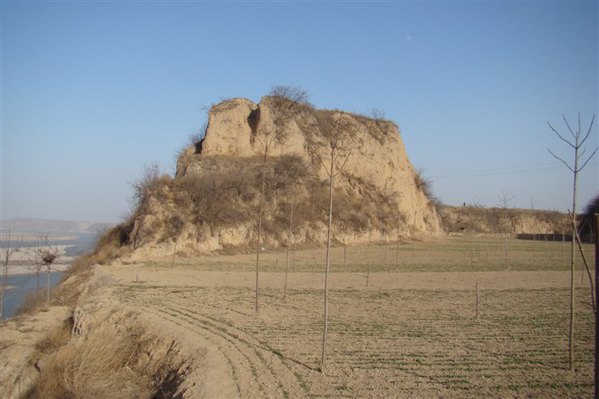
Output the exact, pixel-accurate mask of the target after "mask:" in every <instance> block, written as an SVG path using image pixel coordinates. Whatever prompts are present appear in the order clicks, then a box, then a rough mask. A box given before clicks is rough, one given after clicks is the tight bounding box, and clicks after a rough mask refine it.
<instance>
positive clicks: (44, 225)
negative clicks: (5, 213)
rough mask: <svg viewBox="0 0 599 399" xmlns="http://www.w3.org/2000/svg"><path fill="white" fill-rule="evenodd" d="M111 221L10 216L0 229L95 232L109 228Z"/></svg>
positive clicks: (43, 231) (44, 231) (41, 231)
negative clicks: (99, 221)
mask: <svg viewBox="0 0 599 399" xmlns="http://www.w3.org/2000/svg"><path fill="white" fill-rule="evenodd" d="M112 226H113V224H111V223H98V222H81V221H74V220H55V219H28V218H12V219H7V220H3V221H2V231H3V232H5V231H8V230H9V229H10V231H11V232H15V233H16V232H29V233H30V232H40V233H77V234H97V233H101V232H103V231H105V230H107V229H109V228H111V227H112Z"/></svg>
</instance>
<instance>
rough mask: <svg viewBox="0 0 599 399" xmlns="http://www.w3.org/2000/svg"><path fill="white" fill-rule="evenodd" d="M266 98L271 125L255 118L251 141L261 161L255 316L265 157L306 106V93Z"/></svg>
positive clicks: (282, 92)
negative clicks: (254, 144) (255, 144)
mask: <svg viewBox="0 0 599 399" xmlns="http://www.w3.org/2000/svg"><path fill="white" fill-rule="evenodd" d="M268 98H269V100H268V101H269V104H270V105H271V106H270V108H269V110H270V117H271V122H272V123H271V124H265V123H260V121H259V118H258V123H257V125H258V128H257V129H256V134H255V135H254V137H253V139H254V142H255V143H257V144H258V146H257V148H256V150H257V152H258V153H259V154H260V156H261V157H262V171H261V181H260V199H259V204H258V223H257V225H258V226H257V227H258V228H257V234H256V299H255V311H256V313H258V311H259V305H258V298H259V295H260V294H259V291H260V289H259V287H260V284H259V279H260V251H261V250H262V243H261V239H262V218H263V213H264V200H265V198H264V197H265V192H266V172H267V162H268V157H269V156H270V150H271V148H272V146H273V145H274V144H275V143H283V142H284V141H285V140H286V138H287V134H286V133H287V128H288V125H289V123H290V122H291V120H292V119H293V117H294V116H295V115H296V113H297V112H298V111H299V110H300V109H301V107H303V106H307V105H308V95H307V93H306V92H305V91H303V90H301V89H298V88H294V87H291V86H275V87H273V88H272V90H271V91H270V93H269V95H268Z"/></svg>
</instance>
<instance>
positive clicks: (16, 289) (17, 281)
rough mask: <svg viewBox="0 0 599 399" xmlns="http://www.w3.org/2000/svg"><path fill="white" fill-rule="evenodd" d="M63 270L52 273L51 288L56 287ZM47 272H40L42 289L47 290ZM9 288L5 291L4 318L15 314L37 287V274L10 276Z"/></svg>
mask: <svg viewBox="0 0 599 399" xmlns="http://www.w3.org/2000/svg"><path fill="white" fill-rule="evenodd" d="M62 273H63V272H51V273H50V288H54V287H55V286H56V285H57V284H58V283H59V282H60V278H61V277H62ZM46 278H47V277H46V273H42V274H40V289H41V290H42V291H43V293H44V295H45V292H46ZM7 285H8V287H10V288H9V289H8V290H6V291H5V292H4V309H3V312H2V319H3V320H4V319H9V318H11V317H13V316H14V315H15V313H16V312H17V310H18V309H19V306H20V305H21V303H22V302H23V299H25V298H26V297H27V295H28V294H30V293H32V292H35V291H36V289H37V278H36V276H35V274H14V275H9V276H8V284H7Z"/></svg>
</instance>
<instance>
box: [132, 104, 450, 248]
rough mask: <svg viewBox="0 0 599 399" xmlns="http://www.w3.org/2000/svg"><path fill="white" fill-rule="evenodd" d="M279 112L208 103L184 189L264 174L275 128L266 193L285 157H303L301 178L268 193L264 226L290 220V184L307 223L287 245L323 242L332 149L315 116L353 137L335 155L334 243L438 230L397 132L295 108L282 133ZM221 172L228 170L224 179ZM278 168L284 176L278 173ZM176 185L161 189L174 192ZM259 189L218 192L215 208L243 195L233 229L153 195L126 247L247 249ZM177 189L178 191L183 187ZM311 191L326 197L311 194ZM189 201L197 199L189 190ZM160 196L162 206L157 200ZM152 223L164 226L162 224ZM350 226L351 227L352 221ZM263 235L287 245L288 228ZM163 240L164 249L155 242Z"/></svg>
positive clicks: (182, 168) (190, 151) (189, 153)
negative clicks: (173, 225) (168, 230)
mask: <svg viewBox="0 0 599 399" xmlns="http://www.w3.org/2000/svg"><path fill="white" fill-rule="evenodd" d="M277 106H279V105H278V104H277V102H276V101H275V99H273V98H272V97H265V98H263V99H262V100H261V102H260V103H259V104H256V103H253V102H252V101H250V100H247V99H243V98H237V99H232V100H228V101H225V102H222V103H220V104H218V105H215V106H213V107H212V108H211V110H210V112H209V120H208V127H207V130H206V132H205V137H204V139H203V140H202V141H201V142H199V143H197V144H196V145H195V146H190V147H189V148H187V149H185V150H184V151H183V152H182V153H181V155H180V157H179V160H178V164H177V173H176V177H175V179H174V181H175V182H184V181H185V182H187V184H186V187H187V188H186V189H185V190H188V188H189V187H188V186H189V182H190V181H193V180H194V179H195V180H199V181H204V182H205V184H212V185H215V186H216V185H218V184H219V182H218V181H220V180H222V179H223V177H222V176H226V173H229V174H233V175H237V176H239V175H240V174H242V173H250V172H249V171H250V170H252V171H253V172H251V173H253V175H260V173H261V165H262V163H261V162H262V160H263V156H264V144H265V142H267V141H268V140H269V137H271V136H269V134H274V132H277V128H279V132H280V133H282V134H280V136H277V139H276V140H271V141H270V142H269V143H270V146H269V149H268V154H267V155H268V157H267V158H268V163H269V165H273V166H272V167H270V169H269V172H268V177H267V185H268V187H269V189H270V188H271V187H278V188H276V189H279V188H280V187H279V186H280V185H281V184H279V182H278V179H279V178H280V176H281V175H282V174H283V175H284V174H286V173H287V172H286V171H284V170H285V168H288V167H287V166H285V165H288V164H289V163H290V162H291V161H289V160H290V159H291V160H293V159H296V160H299V161H298V162H300V164H301V165H302V168H304V169H305V173H304V174H303V175H302V176H301V178H295V177H294V176H293V175H289V176H285V179H287V180H291V181H287V182H286V183H285V184H286V186H285V187H284V188H283V189H281V190H280V192H275V191H272V192H271V193H270V194H269V198H268V203H267V206H266V208H265V219H266V222H267V223H269V222H270V223H271V224H272V223H276V222H277V221H278V222H279V223H282V224H286V223H287V221H286V220H287V217H286V216H285V213H286V211H285V209H286V208H288V207H289V205H290V202H291V201H290V200H289V189H288V186H289V187H290V186H299V188H298V187H295V191H294V196H293V197H294V198H295V199H296V200H297V204H295V205H296V206H297V210H298V211H301V208H302V206H304V208H306V209H307V208H309V209H310V210H309V211H308V210H305V212H303V219H302V218H300V217H298V218H297V219H296V224H295V230H293V231H292V233H291V234H292V235H293V239H294V241H295V242H296V243H301V242H306V241H309V242H315V243H320V242H323V241H324V239H325V237H326V234H325V224H326V212H321V210H322V209H320V208H318V207H317V205H316V204H317V203H320V202H319V200H320V199H321V197H322V196H323V195H325V196H326V195H328V191H327V187H326V184H325V183H326V182H327V181H328V175H327V173H326V169H325V167H324V165H323V163H324V164H327V162H329V160H330V146H328V145H327V144H328V142H327V135H326V132H325V131H324V130H323V128H322V127H321V125H319V124H318V121H317V117H316V115H317V113H320V114H319V115H325V117H326V118H330V119H334V120H335V119H336V120H342V121H343V122H344V123H345V126H346V128H347V129H346V130H348V131H351V133H352V134H351V137H349V138H348V139H347V140H345V141H344V143H343V148H342V149H341V150H343V151H341V152H340V153H339V158H338V162H337V163H336V164H337V167H340V166H341V164H342V162H341V161H344V160H345V157H346V155H347V154H349V158H347V162H346V163H345V164H344V168H343V171H342V172H341V173H340V174H339V175H338V176H337V177H336V181H335V193H336V196H337V194H339V195H340V197H339V198H340V201H341V202H342V203H338V204H339V205H340V207H341V208H340V210H339V212H341V213H342V214H341V215H339V217H340V218H341V221H336V222H335V228H334V238H335V239H336V240H337V241H339V242H346V243H348V244H351V243H365V242H369V241H381V240H383V241H392V240H395V239H397V236H398V235H400V236H402V237H409V236H419V237H426V236H436V235H440V234H442V233H443V232H442V227H441V224H440V219H439V217H438V215H437V211H436V209H435V206H434V205H433V203H432V202H431V200H430V199H429V198H428V197H427V196H426V194H425V193H424V192H423V189H422V187H419V186H418V178H417V175H416V173H415V171H414V168H413V166H412V165H411V163H410V161H409V159H408V156H407V153H406V149H405V146H404V144H403V142H402V139H401V136H400V133H399V130H398V127H397V125H395V124H394V123H392V122H389V121H384V120H375V119H371V118H367V117H364V116H360V115H354V114H349V113H345V112H341V111H318V110H315V109H313V108H311V107H309V106H301V107H298V108H297V109H295V110H294V113H293V115H292V116H291V117H289V118H288V119H287V120H285V123H284V128H283V129H281V128H280V125H281V123H280V118H279V114H277V111H278V110H277V109H276V107H277ZM277 118H279V119H277ZM286 159H287V161H285V160H286ZM240 162H241V163H243V162H246V164H244V165H245V166H241V167H240V166H239V165H240ZM291 163H293V162H291ZM252 168H253V169H252ZM277 168H278V169H277ZM227 170H228V171H229V172H224V171H227ZM281 170H283V171H284V172H283V173H281ZM217 175H218V176H220V177H219V178H218V179H216V180H218V181H214V180H213V181H206V179H208V180H209V179H210V177H211V176H217ZM293 180H297V184H293V183H294V182H293ZM257 181H259V180H257ZM315 181H316V182H320V183H314V182H315ZM235 184H236V185H238V186H239V185H241V183H240V182H235V183H234V184H233V183H232V185H235ZM319 184H320V185H319ZM174 186H177V184H174ZM174 186H173V185H171V187H170V188H169V187H166V188H164V187H163V188H161V190H163V191H164V190H166V191H169V190H170V191H171V192H174V191H177V189H175V188H173V187H174ZM257 186H258V187H253V188H247V190H246V191H247V193H246V194H247V195H245V196H244V194H243V192H242V191H243V190H242V189H239V190H237V191H236V192H231V191H230V190H229V191H227V192H222V193H221V195H220V198H216V200H217V201H220V200H224V199H226V200H227V201H228V200H231V197H232V196H233V197H236V196H239V201H236V200H235V201H233V203H232V204H231V206H232V207H234V208H236V209H240V210H241V213H240V217H239V219H238V221H237V222H235V220H229V221H227V222H226V223H214V222H213V223H210V222H209V221H206V220H203V218H202V212H195V213H194V212H191V213H190V212H188V211H187V210H186V209H183V208H185V206H182V203H184V202H185V201H184V200H179V201H178V200H176V199H174V198H175V197H176V194H173V193H171V194H169V195H163V196H154V200H151V201H150V202H152V204H151V205H150V206H149V207H148V208H149V209H147V210H146V211H145V214H140V215H138V218H137V222H136V227H135V231H133V234H132V240H131V241H132V242H135V246H136V247H138V248H139V249H140V250H141V251H142V252H143V249H142V247H144V246H145V247H146V250H148V249H149V247H148V245H150V246H151V247H152V251H156V250H158V248H159V247H161V248H163V250H164V252H165V253H168V252H169V251H172V250H173V246H177V248H179V249H183V248H184V247H189V248H194V249H196V250H199V251H202V252H206V251H210V250H214V249H219V248H223V247H227V246H242V245H247V244H249V243H250V242H251V241H252V240H255V230H256V229H255V220H256V209H254V208H256V206H257V201H258V197H259V191H260V185H259V184H257ZM196 189H197V187H196ZM178 190H179V192H180V191H181V188H180V186H179V189H178ZM185 190H184V191H185ZM272 190H275V189H274V188H273V189H272ZM317 190H320V191H322V192H323V193H324V194H323V193H316V192H315V191H317ZM191 196H192V197H194V195H193V193H192V194H191ZM206 196H208V195H207V194H206V195H204V197H206ZM158 197H160V198H161V199H156V198H158ZM196 197H197V196H196ZM225 197H226V198H225ZM194 198H195V197H194ZM336 199H337V197H336ZM194 201H195V202H194ZM198 201H199V202H201V201H200V199H198V198H196V199H195V200H193V201H191V202H193V203H195V204H196V205H197V204H198ZM191 202H190V203H191ZM321 202H322V201H321ZM318 206H320V205H318ZM321 208H322V207H321ZM366 210H367V211H366ZM248 213H249V214H250V215H248ZM299 213H300V214H301V212H299ZM350 213H351V214H354V215H353V216H352V217H351V218H350V217H349V216H347V215H348V214H350ZM241 214H244V215H246V216H247V217H245V216H243V215H241ZM366 214H367V216H365V215H366ZM173 215H179V216H178V217H177V218H178V219H180V220H181V223H182V224H183V226H181V228H180V229H177V230H178V231H177V234H175V235H173V236H172V237H170V238H168V237H165V236H164V235H163V236H162V237H161V238H158V235H156V234H154V233H152V232H151V230H155V229H151V228H150V227H149V226H150V225H152V224H154V225H155V226H158V225H160V224H168V223H170V222H169V220H170V219H172V218H173ZM377 215H378V216H377ZM344 217H345V219H343V218H344ZM352 218H353V219H352ZM157 219H161V220H163V221H164V223H158V222H157V221H156V220H157ZM354 219H355V223H354V222H352V220H354ZM266 230H267V231H266V232H265V237H264V241H265V242H266V245H271V246H278V245H286V243H288V242H289V240H290V237H289V235H290V233H289V231H287V230H286V229H285V227H282V228H280V229H275V228H273V229H270V230H269V229H266ZM159 242H161V243H162V245H158V244H159ZM138 252H139V251H138Z"/></svg>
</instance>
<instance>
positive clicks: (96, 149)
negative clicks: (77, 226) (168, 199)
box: [0, 1, 599, 222]
mask: <svg viewBox="0 0 599 399" xmlns="http://www.w3.org/2000/svg"><path fill="white" fill-rule="evenodd" d="M1 13H2V15H1V22H2V27H1V33H2V37H1V45H2V58H1V67H2V71H1V77H2V86H1V90H0V91H1V99H2V103H1V106H0V108H1V112H2V115H1V116H2V120H1V129H2V132H1V133H2V136H1V154H2V160H1V163H2V187H1V191H2V193H1V196H2V198H1V199H2V203H1V207H0V208H1V213H2V215H1V218H0V219H7V218H11V217H40V218H61V219H75V220H93V221H109V222H115V221H118V220H119V219H120V218H121V217H123V216H124V215H126V214H127V212H128V210H129V208H130V205H129V202H128V198H129V197H130V193H131V190H130V186H129V183H130V182H131V181H133V180H135V179H136V178H137V177H138V176H139V175H140V174H141V173H142V171H143V168H144V164H147V163H150V162H153V161H159V162H160V164H161V165H162V167H163V169H164V170H165V171H166V172H170V173H172V172H173V171H174V164H175V156H176V153H177V151H178V150H179V149H180V148H181V147H182V146H183V145H184V144H185V143H186V141H187V138H188V136H189V135H190V134H192V133H193V132H194V131H195V130H197V129H198V128H199V127H200V126H201V125H202V123H203V120H204V112H203V107H205V106H208V105H210V104H212V103H215V102H218V101H219V100H220V99H222V98H227V97H247V98H249V99H251V100H253V101H259V99H260V97H261V96H263V95H265V94H266V93H267V92H268V91H269V90H270V88H271V87H272V86H273V85H280V84H283V85H294V86H299V87H301V88H303V89H305V90H307V91H308V92H309V94H310V99H311V101H312V103H313V104H314V105H316V106H317V107H321V108H339V109H344V110H347V111H352V112H365V113H368V112H369V111H370V110H372V109H373V108H377V109H380V110H382V111H384V112H385V114H386V116H387V118H389V119H392V120H394V121H395V122H396V123H397V124H398V125H399V126H400V129H401V132H402V133H401V134H402V138H403V140H404V142H405V143H406V147H407V150H408V156H409V158H410V160H411V161H412V163H413V164H414V165H415V167H417V168H422V169H424V174H425V176H428V177H430V178H431V179H432V181H433V191H434V192H435V194H436V195H437V196H438V197H439V198H440V199H441V200H442V201H443V202H445V203H448V204H462V203H463V202H467V203H480V204H484V205H488V206H495V205H498V203H499V200H498V198H497V196H498V194H501V192H502V191H509V193H510V194H511V195H513V196H515V198H514V200H513V201H512V202H511V203H510V205H512V206H517V207H524V208H529V207H530V206H531V199H532V200H533V201H534V206H535V208H545V209H558V210H566V209H568V208H570V207H571V194H570V187H571V174H570V173H569V172H568V171H567V170H566V169H565V168H564V167H563V166H562V165H561V164H560V163H559V161H556V160H555V159H553V158H552V157H551V156H550V155H549V153H548V152H547V148H548V147H550V148H552V149H553V150H554V152H556V153H559V154H560V155H562V156H563V157H564V158H567V159H571V158H572V153H571V151H570V150H569V149H568V148H567V147H566V146H565V144H563V143H562V142H560V141H559V139H557V138H556V137H555V136H554V135H552V133H551V131H550V130H549V128H548V127H547V122H548V121H549V122H551V123H552V124H553V125H554V126H555V127H556V128H558V129H560V131H562V132H564V133H566V127H565V125H564V124H563V121H562V119H561V118H562V117H561V115H562V114H565V115H566V117H567V118H568V119H569V120H570V121H572V122H575V120H576V118H577V113H579V112H580V114H581V118H582V126H583V129H586V128H587V127H588V125H589V122H590V119H591V117H592V115H593V114H594V113H595V114H597V113H598V108H599V100H598V97H599V95H598V93H599V79H598V74H599V62H598V52H599V28H598V25H599V6H598V2H597V1H593V2H575V1H568V2H540V1H531V2H483V1H477V2H475V1H460V2H443V1H435V2H424V3H421V2H393V1H387V2H320V1H312V2H227V3H218V2H193V1H181V2H176V1H175V2H166V1H160V2H141V1H136V2H112V1H101V2H100V1H99V2H70V1H61V2H52V1H28V2H18V1H14V2H11V1H2V3H1ZM598 116H599V115H598ZM597 131H598V129H597V124H596V125H595V127H594V129H593V133H592V137H591V138H590V139H589V142H588V146H589V149H590V150H592V149H594V148H595V147H596V146H597V142H598V134H597ZM590 150H589V151H590ZM598 171H599V163H598V162H597V160H596V159H595V160H593V161H592V162H591V163H589V164H588V166H587V168H586V169H585V171H584V172H583V174H582V176H581V179H580V190H579V203H580V204H582V205H584V204H586V202H588V200H589V199H590V198H591V197H592V196H594V195H596V194H597V193H599V174H598Z"/></svg>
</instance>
